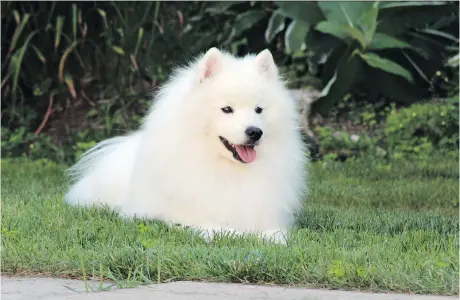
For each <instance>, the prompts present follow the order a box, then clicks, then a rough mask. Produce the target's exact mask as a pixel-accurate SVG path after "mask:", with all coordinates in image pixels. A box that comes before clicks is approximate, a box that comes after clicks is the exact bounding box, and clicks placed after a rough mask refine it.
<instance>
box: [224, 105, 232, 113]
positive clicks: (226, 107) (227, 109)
mask: <svg viewBox="0 0 460 300" xmlns="http://www.w3.org/2000/svg"><path fill="white" fill-rule="evenodd" d="M221 110H222V111H223V112H224V113H226V114H231V113H232V112H233V109H232V108H231V107H230V106H225V107H222V108H221Z"/></svg>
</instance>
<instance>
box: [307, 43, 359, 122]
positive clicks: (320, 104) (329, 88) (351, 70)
mask: <svg viewBox="0 0 460 300" xmlns="http://www.w3.org/2000/svg"><path fill="white" fill-rule="evenodd" d="M351 50H352V49H348V50H347V51H345V52H344V53H343V54H342V55H341V56H340V59H339V61H338V63H337V65H336V67H335V71H334V72H333V74H331V75H332V76H331V78H330V79H329V80H328V81H327V84H326V85H325V87H324V88H323V90H322V91H321V94H322V95H324V96H323V97H321V98H320V99H319V100H318V101H316V102H314V103H313V107H312V110H313V111H317V112H319V113H327V112H329V111H330V109H331V108H332V107H333V106H334V104H335V103H336V102H337V101H340V100H341V99H342V98H343V96H344V95H345V94H346V93H347V92H349V91H350V89H351V87H352V85H353V83H354V82H355V80H356V76H357V74H358V73H359V72H360V70H361V64H362V63H361V60H360V59H358V58H357V57H356V56H353V55H351Z"/></svg>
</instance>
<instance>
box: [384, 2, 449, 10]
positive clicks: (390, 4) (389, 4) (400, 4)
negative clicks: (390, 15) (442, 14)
mask: <svg viewBox="0 0 460 300" xmlns="http://www.w3.org/2000/svg"><path fill="white" fill-rule="evenodd" d="M446 3H447V2H446V1H388V2H382V4H380V9H387V8H394V7H410V6H425V5H444V4H446Z"/></svg>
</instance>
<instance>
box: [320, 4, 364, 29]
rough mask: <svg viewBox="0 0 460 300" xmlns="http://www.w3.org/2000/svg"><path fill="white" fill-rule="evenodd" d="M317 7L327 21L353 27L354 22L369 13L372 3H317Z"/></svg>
mask: <svg viewBox="0 0 460 300" xmlns="http://www.w3.org/2000/svg"><path fill="white" fill-rule="evenodd" d="M318 6H319V7H320V9H321V11H322V12H323V14H324V15H325V16H326V18H327V19H328V20H329V21H337V22H339V23H344V24H348V25H349V26H350V27H354V21H355V20H358V19H359V18H360V17H361V16H362V15H363V14H364V13H366V12H367V11H369V10H370V9H371V8H372V6H373V3H372V2H368V1H361V2H359V1H343V2H342V1H318Z"/></svg>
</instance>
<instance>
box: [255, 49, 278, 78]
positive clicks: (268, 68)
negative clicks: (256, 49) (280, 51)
mask: <svg viewBox="0 0 460 300" xmlns="http://www.w3.org/2000/svg"><path fill="white" fill-rule="evenodd" d="M255 62H256V64H257V66H258V68H259V70H260V71H261V72H262V73H264V74H266V75H267V76H269V77H275V76H277V75H278V68H277V67H276V65H275V61H274V60H273V56H272V54H271V52H270V50H268V49H265V50H263V51H262V52H260V53H259V54H257V56H256V58H255Z"/></svg>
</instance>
